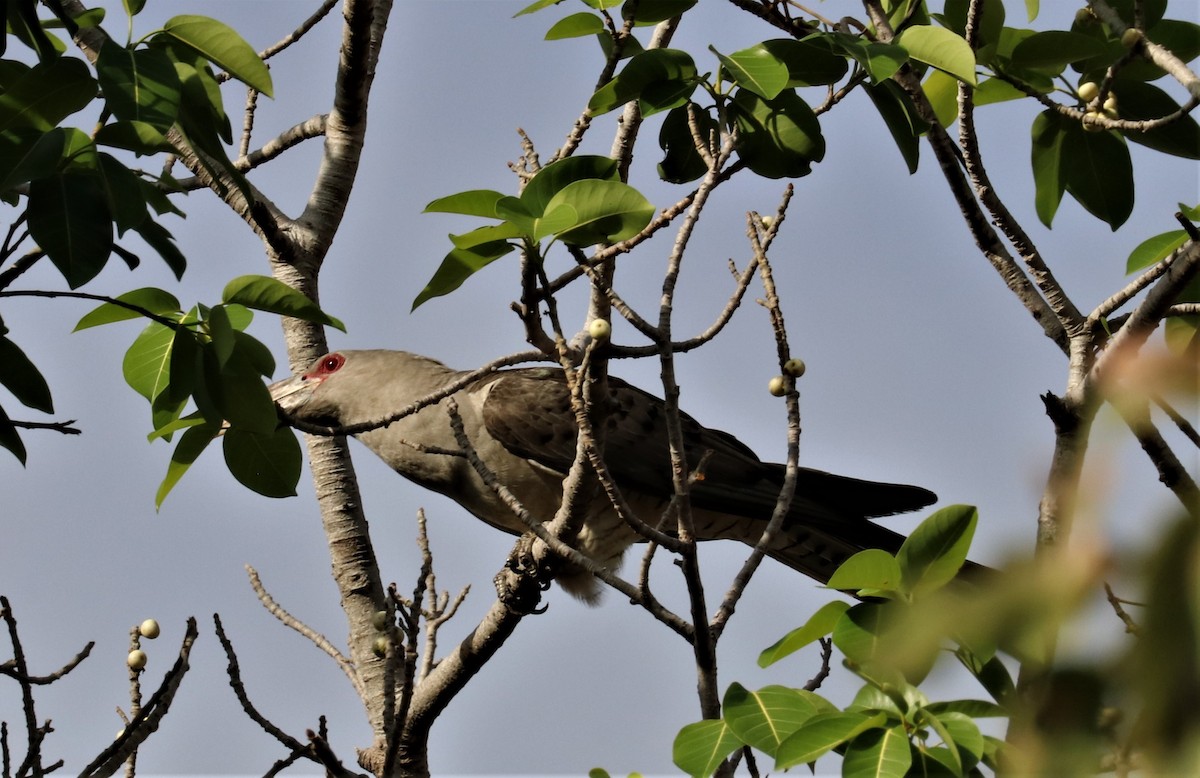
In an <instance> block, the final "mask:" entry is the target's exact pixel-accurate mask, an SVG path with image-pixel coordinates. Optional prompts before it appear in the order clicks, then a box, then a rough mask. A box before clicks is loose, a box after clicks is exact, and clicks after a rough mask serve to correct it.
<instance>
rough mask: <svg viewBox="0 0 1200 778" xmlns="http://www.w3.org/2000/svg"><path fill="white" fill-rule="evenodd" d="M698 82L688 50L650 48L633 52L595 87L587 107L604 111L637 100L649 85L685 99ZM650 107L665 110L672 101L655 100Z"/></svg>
mask: <svg viewBox="0 0 1200 778" xmlns="http://www.w3.org/2000/svg"><path fill="white" fill-rule="evenodd" d="M698 83H699V76H698V74H697V72H696V64H695V62H694V61H693V60H692V57H691V55H690V54H688V53H687V52H685V51H679V50H678V49H650V50H649V51H644V52H642V53H641V54H638V55H636V56H635V57H633V58H632V59H630V60H629V63H628V64H626V65H625V67H624V68H623V69H622V70H621V72H620V73H618V74H617V75H616V77H614V78H613V79H612V80H611V81H609V82H608V83H607V84H605V85H604V86H602V87H600V88H599V89H598V90H596V93H595V94H594V95H592V99H591V100H589V101H588V110H589V111H590V112H591V113H592V114H594V115H599V114H605V113H608V112H609V111H612V110H614V109H616V108H620V107H621V106H623V105H625V103H628V102H629V101H631V100H637V99H639V98H641V97H642V96H643V93H645V92H646V91H647V90H649V89H650V88H651V87H657V88H658V89H659V90H666V91H668V92H670V93H671V94H672V95H674V96H675V101H676V104H682V103H683V102H685V101H686V100H687V98H688V97H689V96H690V95H691V93H692V92H693V91H695V88H696V86H697V85H698ZM648 107H651V108H652V110H659V111H661V110H669V109H670V108H673V107H675V105H670V104H666V103H665V101H663V100H656V101H654V104H653V105H652V106H648Z"/></svg>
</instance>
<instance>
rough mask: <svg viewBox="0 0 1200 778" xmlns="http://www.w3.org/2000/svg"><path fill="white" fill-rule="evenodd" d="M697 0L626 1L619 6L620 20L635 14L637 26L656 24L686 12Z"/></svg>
mask: <svg viewBox="0 0 1200 778" xmlns="http://www.w3.org/2000/svg"><path fill="white" fill-rule="evenodd" d="M696 2H697V0H636V1H635V2H630V1H629V0H626V2H625V3H623V4H622V5H621V18H622V19H628V18H630V17H631V16H633V15H634V13H636V14H637V24H638V25H643V24H658V23H659V22H662V21H666V20H667V19H670V18H671V17H674V16H679V15H680V14H682V13H684V12H685V11H687V10H688V9H689V8H691V7H693V6H694V5H696Z"/></svg>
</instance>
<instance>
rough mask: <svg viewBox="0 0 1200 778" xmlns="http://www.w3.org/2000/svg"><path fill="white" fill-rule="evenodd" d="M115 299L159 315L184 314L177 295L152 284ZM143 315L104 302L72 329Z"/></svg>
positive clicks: (77, 330) (83, 328)
mask: <svg viewBox="0 0 1200 778" xmlns="http://www.w3.org/2000/svg"><path fill="white" fill-rule="evenodd" d="M113 299H114V300H120V301H121V302H123V303H129V304H130V305H136V306H138V307H139V308H144V309H146V310H147V311H149V312H150V313H157V314H159V315H171V314H179V315H182V312H181V311H180V305H179V300H177V299H176V298H175V295H173V294H171V293H170V292H167V291H164V290H162V289H157V288H155V287H151V286H147V287H143V288H141V289H134V290H133V291H132V292H126V293H125V294H121V295H117V296H116V297H114V298H113ZM141 315H142V314H141V313H139V312H137V311H131V310H130V309H128V308H126V307H124V306H121V305H114V304H113V303H103V304H102V305H100V307H98V308H95V309H93V310H91V311H89V312H88V313H86V314H84V316H83V318H81V319H80V320H79V323H77V324H76V325H75V329H74V330H72V332H79V331H80V330H86V329H88V328H89V327H98V326H100V325H101V324H111V323H112V322H117V321H127V320H129V319H136V318H138V317H139V316H141Z"/></svg>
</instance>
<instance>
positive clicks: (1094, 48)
mask: <svg viewBox="0 0 1200 778" xmlns="http://www.w3.org/2000/svg"><path fill="white" fill-rule="evenodd" d="M1105 49H1106V46H1105V44H1104V42H1103V41H1100V40H1097V39H1096V38H1093V37H1091V36H1090V35H1082V34H1080V33H1077V32H1068V31H1066V30H1047V31H1045V32H1038V33H1034V34H1033V35H1030V36H1029V37H1028V38H1025V39H1024V40H1022V41H1021V42H1020V43H1018V44H1017V46H1016V48H1014V49H1013V52H1012V64H1013V65H1015V66H1017V67H1020V68H1031V69H1034V68H1036V69H1039V70H1043V71H1045V72H1048V73H1049V74H1050V75H1057V74H1059V73H1061V72H1062V71H1063V70H1065V69H1066V67H1067V65H1069V64H1071V63H1072V62H1079V61H1081V60H1085V59H1088V58H1090V57H1097V56H1100V55H1102V54H1103V53H1104V51H1105Z"/></svg>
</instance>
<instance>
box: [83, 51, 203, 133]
mask: <svg viewBox="0 0 1200 778" xmlns="http://www.w3.org/2000/svg"><path fill="white" fill-rule="evenodd" d="M96 76H97V79H98V80H99V81H100V88H101V89H103V90H104V98H105V100H106V101H107V102H108V107H109V108H110V109H111V110H112V112H113V114H114V115H115V116H116V117H117V118H118V119H122V120H125V121H131V122H143V123H145V124H149V125H150V126H152V127H154V128H155V129H157V130H159V131H162V132H165V131H166V130H167V129H169V128H170V127H171V125H172V124H174V123H175V117H176V116H177V115H178V114H179V101H180V98H181V95H180V90H181V88H182V87H181V85H180V83H179V76H178V75H177V74H176V72H175V65H174V64H173V63H172V62H171V59H170V57H168V56H167V55H166V53H165V52H163V51H162V50H160V49H138V50H136V51H130V50H129V49H126V48H124V47H122V46H120V45H119V44H117V43H116V42H115V41H112V40H109V41H106V42H105V44H104V45H103V46H102V47H101V48H100V56H99V58H98V59H97V60H96Z"/></svg>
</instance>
